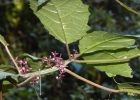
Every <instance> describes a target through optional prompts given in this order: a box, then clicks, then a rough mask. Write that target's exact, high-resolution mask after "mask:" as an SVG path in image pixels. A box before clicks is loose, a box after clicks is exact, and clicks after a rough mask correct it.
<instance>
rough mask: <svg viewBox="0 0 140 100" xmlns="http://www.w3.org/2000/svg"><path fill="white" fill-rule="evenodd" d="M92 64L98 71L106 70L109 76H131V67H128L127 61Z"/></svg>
mask: <svg viewBox="0 0 140 100" xmlns="http://www.w3.org/2000/svg"><path fill="white" fill-rule="evenodd" d="M93 66H94V67H95V68H97V69H99V70H100V71H103V72H106V74H107V75H108V76H109V77H113V76H116V75H120V76H124V77H130V78H132V77H133V76H132V75H131V73H132V69H131V68H130V66H129V65H128V63H113V64H99V65H93Z"/></svg>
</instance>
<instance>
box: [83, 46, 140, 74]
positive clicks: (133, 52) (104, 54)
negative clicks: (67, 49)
mask: <svg viewBox="0 0 140 100" xmlns="http://www.w3.org/2000/svg"><path fill="white" fill-rule="evenodd" d="M137 56H140V51H139V50H138V49H137V48H135V49H122V50H121V49H120V50H112V51H101V52H93V53H88V54H84V55H83V58H84V60H85V61H87V64H92V65H93V66H94V67H95V68H97V69H99V70H100V71H104V72H106V73H107V75H108V76H110V77H112V76H116V75H121V76H125V77H132V75H131V72H132V69H131V68H130V66H129V65H128V63H127V61H129V60H130V59H132V58H135V57H137ZM89 60H90V61H92V60H93V62H88V61H89ZM119 62H120V63H119Z"/></svg>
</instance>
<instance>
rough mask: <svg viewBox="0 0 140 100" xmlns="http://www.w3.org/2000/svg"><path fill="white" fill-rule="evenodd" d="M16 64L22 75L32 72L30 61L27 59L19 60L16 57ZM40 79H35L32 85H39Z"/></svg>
mask: <svg viewBox="0 0 140 100" xmlns="http://www.w3.org/2000/svg"><path fill="white" fill-rule="evenodd" d="M15 62H16V63H17V64H18V66H19V67H20V72H21V74H23V75H25V74H26V73H28V72H31V71H32V68H30V67H29V65H28V61H27V60H26V59H23V60H18V57H16V59H15ZM38 80H39V77H34V79H33V80H32V81H31V82H30V84H35V83H38Z"/></svg>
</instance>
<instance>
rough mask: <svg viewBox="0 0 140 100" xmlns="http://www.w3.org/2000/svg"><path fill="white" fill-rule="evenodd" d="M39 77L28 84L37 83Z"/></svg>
mask: <svg viewBox="0 0 140 100" xmlns="http://www.w3.org/2000/svg"><path fill="white" fill-rule="evenodd" d="M38 80H39V77H34V78H33V80H32V81H31V82H30V84H35V83H38Z"/></svg>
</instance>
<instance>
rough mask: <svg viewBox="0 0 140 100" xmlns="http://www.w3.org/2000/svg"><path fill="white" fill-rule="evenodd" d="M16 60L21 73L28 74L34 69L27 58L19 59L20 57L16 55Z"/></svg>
mask: <svg viewBox="0 0 140 100" xmlns="http://www.w3.org/2000/svg"><path fill="white" fill-rule="evenodd" d="M15 62H16V63H17V64H18V65H19V67H20V72H21V74H26V73H27V72H30V71H32V68H30V67H29V65H28V61H27V60H26V59H23V60H18V57H16V59H15Z"/></svg>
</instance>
